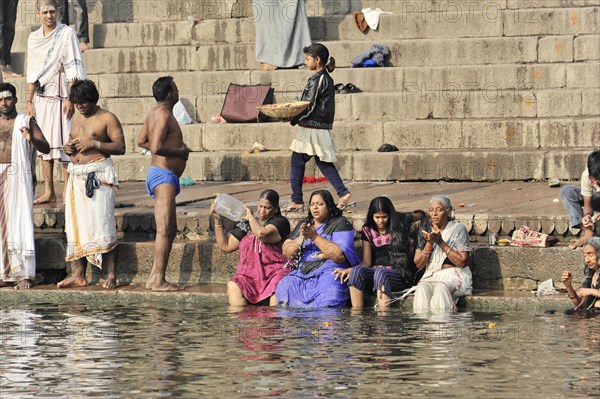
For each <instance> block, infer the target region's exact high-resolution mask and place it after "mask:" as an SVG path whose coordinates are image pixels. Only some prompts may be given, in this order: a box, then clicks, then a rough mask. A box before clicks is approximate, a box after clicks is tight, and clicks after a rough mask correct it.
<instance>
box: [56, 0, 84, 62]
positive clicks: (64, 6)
mask: <svg viewBox="0 0 600 399" xmlns="http://www.w3.org/2000/svg"><path fill="white" fill-rule="evenodd" d="M58 9H59V10H60V20H61V22H62V23H63V24H65V25H67V26H69V0H58ZM73 11H75V29H76V30H77V39H79V49H80V50H81V52H82V53H83V52H84V51H86V50H88V49H89V48H90V47H89V43H90V29H89V20H88V9H87V4H86V0H73Z"/></svg>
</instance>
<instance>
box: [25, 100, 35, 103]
mask: <svg viewBox="0 0 600 399" xmlns="http://www.w3.org/2000/svg"><path fill="white" fill-rule="evenodd" d="M25 103H27V104H33V100H27V101H25Z"/></svg>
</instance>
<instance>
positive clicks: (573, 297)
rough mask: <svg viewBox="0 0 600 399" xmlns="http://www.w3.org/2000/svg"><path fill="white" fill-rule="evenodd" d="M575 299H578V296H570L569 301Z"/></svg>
mask: <svg viewBox="0 0 600 399" xmlns="http://www.w3.org/2000/svg"><path fill="white" fill-rule="evenodd" d="M575 298H577V294H575V295H573V296H570V295H569V299H575Z"/></svg>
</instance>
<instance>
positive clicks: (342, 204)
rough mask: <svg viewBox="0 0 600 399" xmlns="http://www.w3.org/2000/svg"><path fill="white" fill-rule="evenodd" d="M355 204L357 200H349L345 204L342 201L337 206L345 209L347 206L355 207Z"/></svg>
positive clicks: (341, 209)
mask: <svg viewBox="0 0 600 399" xmlns="http://www.w3.org/2000/svg"><path fill="white" fill-rule="evenodd" d="M355 206H356V201H353V202H348V203H347V204H344V203H343V202H340V203H339V204H337V207H338V209H339V210H340V211H343V210H344V209H346V208H354V207H355Z"/></svg>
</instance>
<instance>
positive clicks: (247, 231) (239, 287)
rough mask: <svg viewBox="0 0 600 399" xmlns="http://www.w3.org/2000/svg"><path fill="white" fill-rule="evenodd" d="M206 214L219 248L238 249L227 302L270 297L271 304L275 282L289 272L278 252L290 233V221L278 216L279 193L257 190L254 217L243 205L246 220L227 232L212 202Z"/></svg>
mask: <svg viewBox="0 0 600 399" xmlns="http://www.w3.org/2000/svg"><path fill="white" fill-rule="evenodd" d="M210 214H211V215H212V217H213V218H214V221H215V236H216V238H217V244H218V245H219V248H221V250H222V251H223V252H226V253H230V252H234V251H237V250H238V249H239V250H240V260H239V262H238V265H237V272H236V274H235V276H233V277H232V278H231V280H230V281H229V282H228V283H227V296H228V297H229V304H230V305H231V306H246V305H248V303H252V304H257V303H259V302H261V301H263V300H264V299H267V298H269V297H270V300H269V303H270V305H271V306H274V305H275V304H276V302H275V296H274V295H273V294H274V293H275V288H276V287H277V283H279V280H281V278H282V277H284V276H285V275H286V274H288V273H289V271H290V269H288V268H287V267H286V263H287V259H286V258H285V257H284V256H283V254H282V251H281V247H282V243H283V241H284V240H285V239H286V238H287V236H288V235H289V234H290V223H289V222H288V220H287V219H286V218H285V217H283V216H281V211H280V210H279V194H278V193H277V192H276V191H273V190H265V191H263V192H262V193H260V200H259V202H258V211H257V212H256V216H255V215H254V214H253V213H252V211H251V210H250V209H249V208H247V207H246V219H247V221H246V222H242V223H240V224H238V226H237V227H236V228H235V229H233V231H232V232H231V234H229V235H226V234H225V231H224V230H223V224H222V221H221V216H219V215H218V214H217V213H216V212H215V204H214V202H213V204H212V205H211V207H210Z"/></svg>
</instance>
